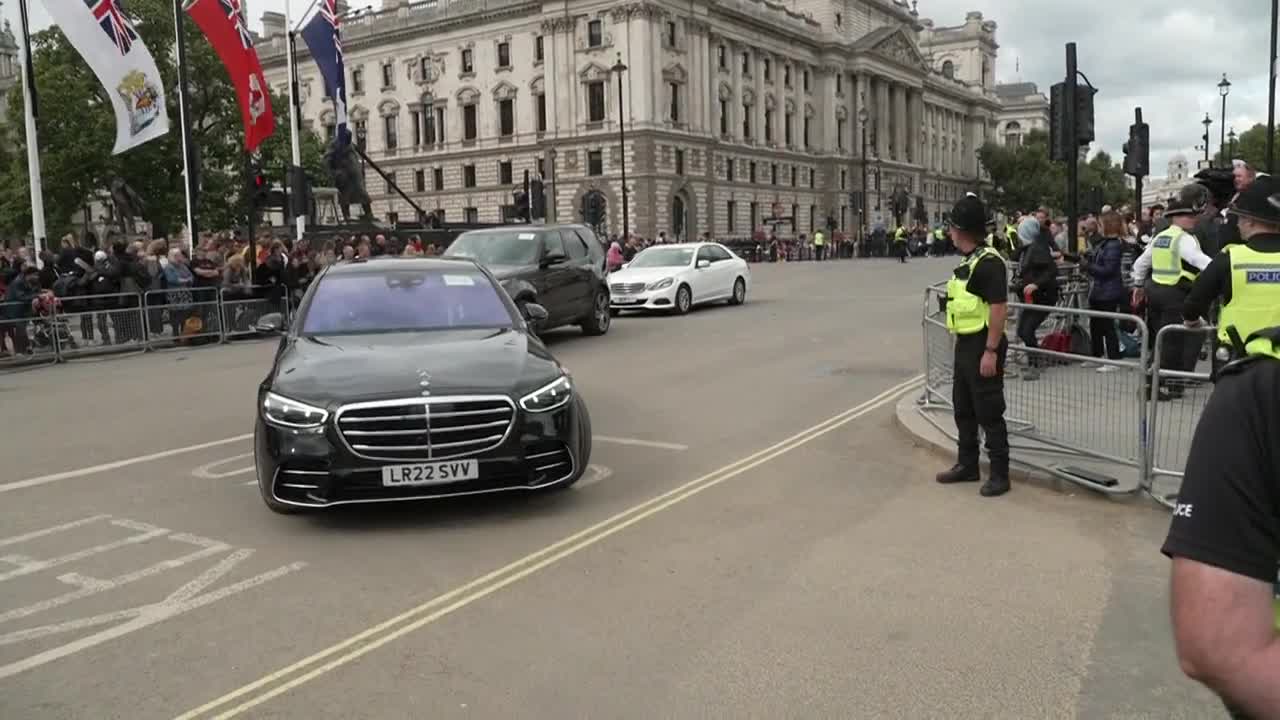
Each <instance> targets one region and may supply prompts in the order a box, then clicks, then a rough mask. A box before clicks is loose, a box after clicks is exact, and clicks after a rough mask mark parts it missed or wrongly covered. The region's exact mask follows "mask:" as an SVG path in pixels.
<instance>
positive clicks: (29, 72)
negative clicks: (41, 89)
mask: <svg viewBox="0 0 1280 720" xmlns="http://www.w3.org/2000/svg"><path fill="white" fill-rule="evenodd" d="M18 14H19V15H20V16H21V18H20V19H21V22H22V104H23V109H24V112H23V114H24V115H26V121H27V177H28V179H29V180H30V181H31V234H32V236H33V238H34V240H35V250H36V253H35V255H36V257H35V260H36V265H37V266H40V265H43V264H44V261H43V260H41V259H40V254H41V253H42V252H43V251H44V241H45V226H44V185H43V183H42V182H41V180H40V141H39V138H38V137H37V135H36V116H37V115H38V114H39V109H38V108H37V107H36V76H35V60H34V59H33V58H32V53H31V27H30V23H29V21H28V19H27V0H18ZM85 229H86V230H87V229H88V228H85Z"/></svg>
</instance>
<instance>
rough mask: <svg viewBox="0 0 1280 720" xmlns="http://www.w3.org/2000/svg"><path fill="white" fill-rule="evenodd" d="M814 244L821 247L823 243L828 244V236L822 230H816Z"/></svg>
mask: <svg viewBox="0 0 1280 720" xmlns="http://www.w3.org/2000/svg"><path fill="white" fill-rule="evenodd" d="M813 244H814V245H817V246H819V247H820V246H822V245H826V244H827V238H826V237H825V236H824V235H823V234H822V233H821V232H816V233H814V234H813Z"/></svg>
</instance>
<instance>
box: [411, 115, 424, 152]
mask: <svg viewBox="0 0 1280 720" xmlns="http://www.w3.org/2000/svg"><path fill="white" fill-rule="evenodd" d="M409 122H411V123H413V146H414V147H418V146H419V145H421V144H422V113H420V112H418V111H417V110H413V111H410V112H409Z"/></svg>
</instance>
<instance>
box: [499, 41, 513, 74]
mask: <svg viewBox="0 0 1280 720" xmlns="http://www.w3.org/2000/svg"><path fill="white" fill-rule="evenodd" d="M498 67H500V68H508V67H511V43H509V42H500V43H498Z"/></svg>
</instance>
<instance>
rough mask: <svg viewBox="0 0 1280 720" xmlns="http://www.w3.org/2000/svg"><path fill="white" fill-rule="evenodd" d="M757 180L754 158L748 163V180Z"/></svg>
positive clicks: (752, 181)
mask: <svg viewBox="0 0 1280 720" xmlns="http://www.w3.org/2000/svg"><path fill="white" fill-rule="evenodd" d="M755 181H756V161H755V160H752V161H751V162H749V163H747V182H750V183H754V182H755Z"/></svg>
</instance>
